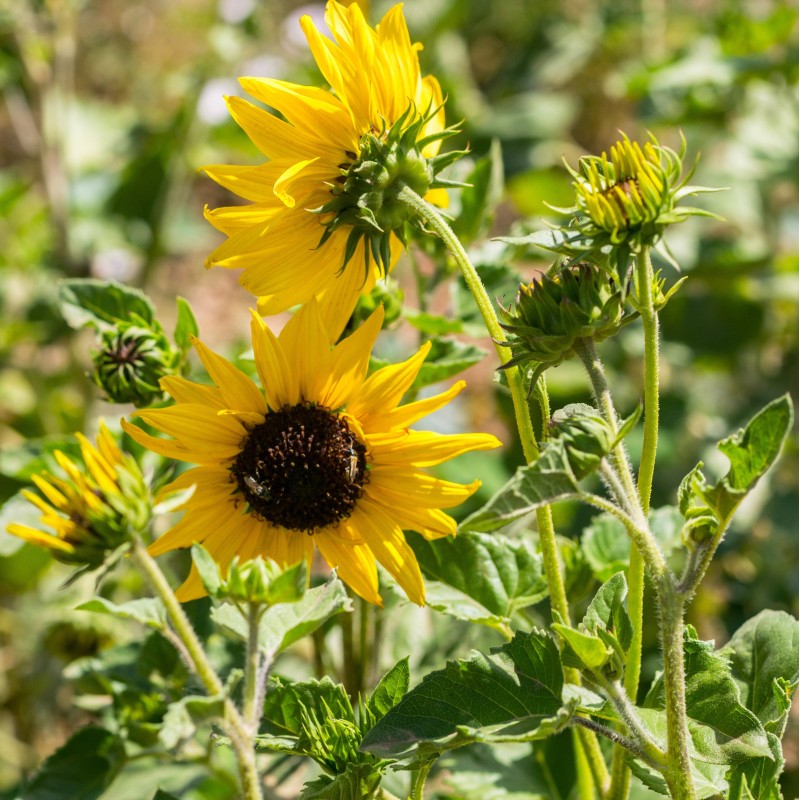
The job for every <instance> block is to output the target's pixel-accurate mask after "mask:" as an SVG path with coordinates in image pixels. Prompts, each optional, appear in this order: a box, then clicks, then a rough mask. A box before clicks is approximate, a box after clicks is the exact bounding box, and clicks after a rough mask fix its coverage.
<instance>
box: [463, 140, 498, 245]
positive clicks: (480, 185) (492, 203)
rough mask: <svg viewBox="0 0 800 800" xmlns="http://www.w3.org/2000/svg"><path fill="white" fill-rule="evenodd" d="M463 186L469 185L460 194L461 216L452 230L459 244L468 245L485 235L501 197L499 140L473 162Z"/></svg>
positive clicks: (494, 141) (493, 141)
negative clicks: (473, 164)
mask: <svg viewBox="0 0 800 800" xmlns="http://www.w3.org/2000/svg"><path fill="white" fill-rule="evenodd" d="M465 183H467V184H469V185H468V186H467V187H466V188H464V189H463V190H462V191H461V213H459V215H458V217H457V218H456V220H455V223H454V225H453V229H454V230H455V232H456V235H457V236H458V237H459V239H461V241H462V242H471V241H474V240H475V239H477V238H478V237H479V236H480V235H481V234H483V233H485V232H486V229H487V228H488V226H489V225H490V224H491V221H492V218H493V216H494V215H493V211H494V209H495V207H496V206H497V204H498V203H499V202H500V200H501V198H502V195H503V154H502V151H501V148H500V142H499V140H497V139H493V140H492V144H491V147H490V149H489V152H488V153H487V154H486V155H485V156H483V157H482V158H479V159H478V160H477V161H476V162H475V166H474V167H473V168H472V171H471V172H470V173H469V175H467V177H466V178H465Z"/></svg>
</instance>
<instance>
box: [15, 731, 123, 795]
mask: <svg viewBox="0 0 800 800" xmlns="http://www.w3.org/2000/svg"><path fill="white" fill-rule="evenodd" d="M124 761H125V750H124V747H123V743H122V741H121V740H120V739H119V738H118V737H117V736H116V735H114V734H113V733H111V732H110V731H107V730H105V729H104V728H99V727H94V726H90V727H88V728H83V729H82V730H80V731H78V732H77V733H76V734H74V735H73V736H72V737H71V738H70V739H69V741H68V742H67V743H66V744H65V745H63V746H62V747H60V748H59V749H58V750H56V752H55V753H53V755H51V756H50V757H49V758H47V760H46V761H45V762H44V764H42V766H41V768H40V769H39V771H38V772H37V773H36V775H35V776H34V778H33V780H32V781H31V782H30V783H29V784H28V785H27V786H26V787H25V789H23V791H22V793H21V794H20V796H19V800H95V798H98V797H100V796H101V795H102V794H103V792H105V790H106V789H107V788H108V787H109V786H110V785H111V783H112V782H113V780H114V778H115V777H116V776H117V773H118V772H119V771H120V769H121V768H122V766H123V764H124Z"/></svg>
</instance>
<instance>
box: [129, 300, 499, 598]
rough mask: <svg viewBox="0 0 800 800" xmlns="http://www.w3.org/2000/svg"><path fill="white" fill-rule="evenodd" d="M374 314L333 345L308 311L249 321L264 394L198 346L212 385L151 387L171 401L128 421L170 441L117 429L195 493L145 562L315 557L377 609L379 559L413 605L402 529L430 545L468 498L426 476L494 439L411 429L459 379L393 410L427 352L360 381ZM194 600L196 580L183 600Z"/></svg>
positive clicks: (416, 590) (377, 317)
mask: <svg viewBox="0 0 800 800" xmlns="http://www.w3.org/2000/svg"><path fill="white" fill-rule="evenodd" d="M382 318H383V313H382V309H380V308H379V309H378V310H376V311H375V312H374V313H373V314H372V316H370V317H369V319H368V320H367V321H366V323H365V324H364V325H362V326H361V327H360V328H359V329H358V330H357V331H356V332H355V333H353V334H352V335H351V336H349V337H348V338H346V339H343V340H342V341H341V342H340V343H339V344H337V345H336V347H334V348H331V347H330V344H329V341H330V338H329V333H328V331H327V330H326V328H325V326H324V324H323V321H322V318H321V315H320V311H319V308H318V305H317V303H316V302H315V301H312V302H311V303H310V304H309V305H307V306H304V307H303V308H302V309H301V310H300V311H299V312H298V313H297V314H296V315H295V316H293V317H292V319H291V320H290V321H289V323H288V324H287V325H286V327H285V328H284V329H283V330H282V331H281V333H280V336H275V335H274V334H273V333H272V332H271V331H270V329H269V328H268V327H267V326H266V325H265V324H264V322H263V320H262V319H261V318H260V317H259V316H257V315H254V316H253V322H252V335H253V352H254V356H255V361H256V368H257V370H258V374H259V378H260V382H261V386H262V387H263V390H259V388H258V387H257V386H256V384H255V383H254V382H253V381H252V380H251V379H250V378H249V377H248V376H246V375H245V374H244V373H242V372H241V371H239V370H238V369H236V368H235V367H234V366H232V365H231V364H230V363H229V362H228V361H226V360H225V359H224V358H222V357H220V356H218V355H216V354H214V353H213V352H212V351H211V350H209V349H208V348H206V347H205V346H204V345H203V344H202V343H200V342H196V343H195V346H196V349H197V352H198V354H199V356H200V358H201V360H202V362H203V364H204V366H205V367H206V369H207V370H208V373H209V375H210V377H211V379H212V380H213V381H214V386H206V385H201V384H194V383H191V382H190V381H187V380H185V379H183V378H179V377H174V376H173V377H167V378H165V379H164V380H163V381H162V385H163V387H164V389H165V390H166V391H167V392H169V393H170V394H171V395H172V397H173V398H174V399H175V400H176V404H175V405H174V406H171V407H168V408H163V409H156V410H148V411H140V412H138V414H137V416H138V417H139V418H140V419H142V420H143V421H144V422H146V423H148V424H149V425H152V426H153V427H155V428H156V429H158V430H160V431H162V432H164V433H166V434H169V435H170V436H172V437H173V438H172V439H162V438H156V437H154V436H151V435H149V434H147V433H145V432H144V431H143V430H142V429H140V428H138V427H135V426H133V425H130V424H128V423H123V425H124V427H125V430H127V431H128V432H129V433H130V434H131V436H133V437H134V438H135V439H136V440H137V441H138V442H140V443H141V444H143V445H144V446H146V447H148V448H150V449H152V450H154V451H156V452H158V453H161V454H162V455H165V456H168V457H172V458H177V459H180V460H183V461H189V462H193V463H195V464H198V465H199V466H196V467H194V468H192V469H189V470H187V471H186V472H185V473H183V474H182V475H181V476H180V477H179V478H178V479H177V480H176V481H174V482H173V483H172V484H171V485H170V486H168V487H166V489H165V491H167V492H172V491H175V490H178V489H181V488H187V487H190V486H192V485H194V486H195V487H196V489H195V491H194V493H193V494H192V496H191V497H190V499H189V500H187V501H186V503H185V514H184V516H183V519H182V520H181V521H180V522H179V523H178V524H177V525H176V526H175V527H174V528H172V529H171V530H170V531H168V532H167V533H166V534H164V536H162V537H161V538H160V539H158V540H157V541H156V542H155V543H154V544H153V545H152V546H151V552H152V553H153V554H155V555H158V554H160V553H163V552H166V551H168V550H172V549H175V548H180V547H188V546H190V545H191V544H192V543H193V542H200V543H202V544H203V546H204V547H205V549H206V550H207V551H208V552H209V553H210V554H211V555H212V556H213V557H214V559H215V560H217V561H218V562H219V563H220V565H221V566H222V567H223V568H226V567H227V565H228V564H229V563H230V562H231V560H232V559H233V558H234V557H237V556H238V558H239V559H240V560H242V561H246V560H248V559H251V558H255V557H256V556H258V555H263V556H265V557H268V558H271V559H273V560H274V561H276V562H277V563H278V564H281V565H284V566H286V565H289V564H293V563H296V562H297V561H299V560H301V559H306V560H310V558H311V556H312V554H313V552H314V549H315V548H317V549H318V550H319V551H320V553H321V554H322V556H323V557H324V558H325V560H326V561H327V562H328V564H329V565H330V566H331V567H335V568H337V569H338V573H339V576H340V577H341V578H342V580H344V581H345V582H346V583H347V584H349V585H350V586H351V587H352V588H353V590H354V591H355V592H357V593H358V594H359V595H361V596H362V597H364V598H365V599H367V600H369V601H370V602H373V603H380V602H381V599H380V594H379V593H378V574H377V569H376V562H378V563H381V564H382V565H383V566H384V567H385V568H386V569H387V571H388V572H389V573H390V574H391V575H392V576H394V578H395V579H396V580H397V581H398V583H399V584H400V585H401V586H402V588H403V589H404V590H405V592H406V594H407V595H408V596H409V598H410V599H411V600H413V601H414V602H416V603H420V604H421V603H423V602H424V597H425V595H424V586H423V582H422V577H421V575H420V572H419V566H418V564H417V561H416V558H415V557H414V553H413V551H412V550H411V548H410V547H409V545H408V544H407V542H406V540H405V537H404V535H403V530H416V531H418V532H419V533H421V534H422V535H423V536H425V537H427V538H437V537H441V536H447V535H453V534H454V533H455V522H454V520H453V519H452V518H451V517H449V516H448V515H447V514H445V513H444V512H443V511H442V509H443V508H449V507H451V506H454V505H457V504H458V503H460V502H462V501H463V500H464V499H466V498H467V497H469V495H471V494H472V493H473V492H474V491H475V490H476V489H477V488H478V486H479V481H475V482H473V483H471V484H468V485H461V484H457V483H451V482H448V481H444V480H439V479H436V478H433V477H431V476H429V475H427V474H426V473H425V472H424V468H425V467H428V466H432V465H435V464H438V463H441V462H442V461H445V460H447V459H450V458H453V457H454V456H456V455H459V454H461V453H464V452H467V451H469V450H476V449H485V448H492V447H496V446H498V445H499V444H500V443H499V441H498V440H497V439H496V438H495V437H494V436H490V435H488V434H461V435H444V434H438V433H432V432H424V431H415V430H412V429H410V428H409V427H408V426H409V425H411V424H412V423H413V422H415V421H416V420H418V419H420V418H421V417H423V416H425V415H426V414H428V413H430V412H431V411H433V410H435V409H437V408H439V407H441V406H443V405H445V404H446V403H447V402H449V401H450V400H451V399H452V398H453V397H455V395H456V394H458V392H459V391H461V389H462V388H463V385H464V384H463V383H459V384H456V385H455V386H453V387H452V388H451V389H449V390H448V391H446V392H444V393H442V394H440V395H437V396H435V397H432V398H428V399H425V400H420V401H417V402H414V403H410V404H408V405H405V406H403V405H400V400H401V398H402V396H403V394H404V393H405V392H406V391H407V390H408V388H409V387H410V386H411V384H412V383H413V381H414V378H415V377H416V375H417V372H418V371H419V369H420V367H421V365H422V362H423V360H424V358H425V355H426V353H427V351H428V349H429V348H428V347H427V346H426V347H423V348H421V349H420V351H419V352H418V353H417V354H416V355H414V356H412V357H411V358H410V359H408V360H407V361H406V362H404V363H402V364H398V365H396V366H391V367H384V368H383V369H380V370H378V371H377V372H375V373H373V374H372V375H370V376H369V377H367V366H368V363H369V354H370V350H371V347H372V344H373V343H374V341H375V338H376V337H377V335H378V332H379V331H380V327H381V322H382ZM203 593H204V589H203V585H202V582H201V580H200V578H199V576H198V574H197V573H196V571H193V572H192V574H191V575H190V576H189V578H188V580H187V581H186V583H184V585H183V586H182V587H181V588H180V590H179V597H180V598H181V599H183V600H187V599H191V598H193V597H198V596H200V595H202V594H203Z"/></svg>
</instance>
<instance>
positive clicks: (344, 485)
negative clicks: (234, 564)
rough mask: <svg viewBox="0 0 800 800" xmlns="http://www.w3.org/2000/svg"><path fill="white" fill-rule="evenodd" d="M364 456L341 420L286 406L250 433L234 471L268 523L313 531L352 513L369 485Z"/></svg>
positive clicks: (302, 407)
mask: <svg viewBox="0 0 800 800" xmlns="http://www.w3.org/2000/svg"><path fill="white" fill-rule="evenodd" d="M366 452H367V450H366V447H365V446H364V445H363V444H362V443H361V442H360V441H359V440H358V438H357V437H356V436H355V434H354V433H353V432H352V431H351V430H350V428H349V427H348V425H347V421H346V420H345V419H343V418H342V417H339V416H337V415H336V414H332V413H331V412H330V411H329V410H327V409H325V408H321V407H319V406H314V405H310V404H300V405H296V406H286V407H285V408H283V409H282V410H281V411H276V412H272V413H269V414H267V416H266V418H265V420H264V422H263V423H262V424H261V425H257V426H256V427H255V428H253V429H252V430H251V431H250V434H249V435H248V437H247V439H245V441H244V445H243V447H242V450H241V452H240V453H239V455H238V456H237V457H236V460H235V461H234V463H233V466H232V468H231V472H232V473H233V477H234V479H235V481H236V483H237V485H238V488H239V491H240V492H242V494H243V495H244V496H245V498H246V499H247V502H248V504H249V505H250V508H251V509H252V510H253V511H254V512H255V513H256V514H258V515H259V516H260V517H262V518H263V519H264V520H266V521H267V522H271V523H273V524H274V525H280V526H282V527H284V528H289V529H291V530H297V531H306V532H308V533H314V532H315V531H317V530H319V529H321V528H326V527H328V526H329V525H335V524H336V523H337V522H339V520H341V519H344V518H345V517H349V516H350V514H351V513H352V511H353V508H354V507H355V504H356V502H357V501H358V498H359V497H360V496H361V491H362V488H363V486H364V484H365V483H366V477H367V476H366V467H367V458H366Z"/></svg>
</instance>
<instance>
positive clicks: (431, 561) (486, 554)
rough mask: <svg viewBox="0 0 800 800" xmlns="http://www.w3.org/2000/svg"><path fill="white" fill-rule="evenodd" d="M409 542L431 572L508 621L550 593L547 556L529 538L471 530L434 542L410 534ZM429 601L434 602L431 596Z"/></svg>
mask: <svg viewBox="0 0 800 800" xmlns="http://www.w3.org/2000/svg"><path fill="white" fill-rule="evenodd" d="M409 544H410V545H411V547H412V549H413V550H414V554H415V555H416V556H417V561H419V564H420V567H421V568H422V571H423V573H424V574H425V576H426V577H431V578H434V579H435V580H437V581H440V582H441V583H444V584H447V585H448V586H451V587H453V588H454V589H457V590H458V591H459V592H462V593H463V594H465V595H467V596H468V597H470V598H472V599H473V600H475V601H476V602H478V603H479V604H480V605H481V606H482V607H483V608H485V609H487V610H488V611H489V612H490V613H491V614H492V615H493V616H495V617H497V618H500V619H501V620H502V621H504V622H508V621H509V620H510V618H511V616H512V615H513V614H514V612H515V611H517V610H518V609H521V608H526V607H527V606H530V605H533V604H534V603H538V602H539V601H540V600H542V599H544V598H545V597H546V596H547V580H546V578H545V576H544V573H543V569H542V557H541V556H540V555H539V554H538V553H536V552H535V551H534V549H533V547H532V546H531V544H530V542H528V541H527V540H524V541H513V540H512V539H509V538H508V537H506V536H502V535H500V534H496V535H493V536H490V535H489V534H486V533H473V532H469V531H467V532H464V533H460V534H459V535H458V536H456V537H455V538H448V539H437V540H436V541H435V542H432V541H428V540H427V539H424V538H423V537H422V536H409ZM428 605H434V603H432V602H431V599H430V598H429V599H428Z"/></svg>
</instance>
